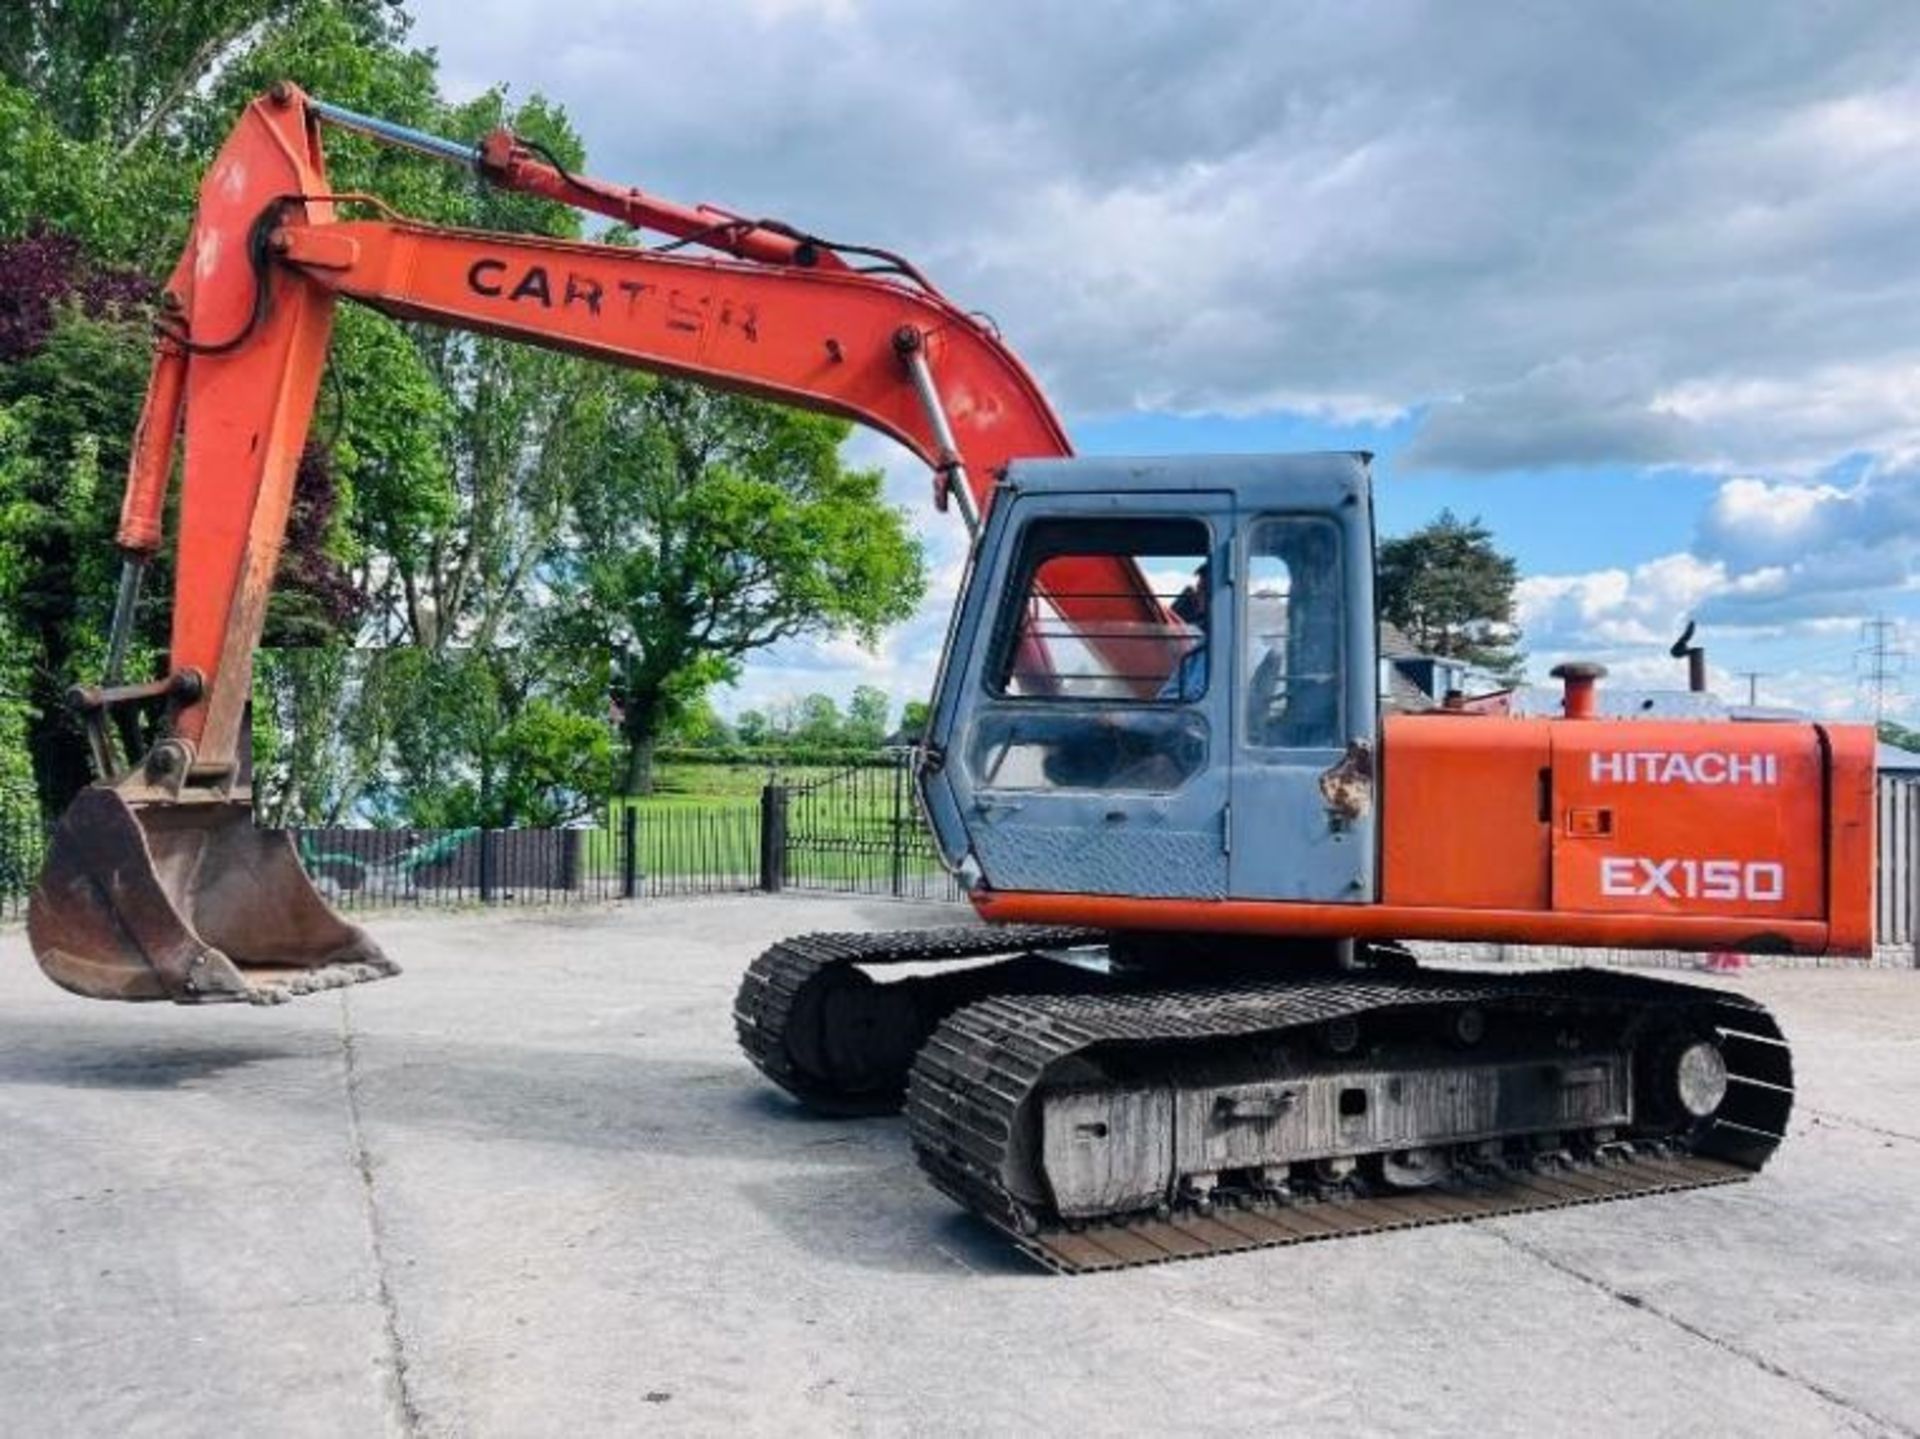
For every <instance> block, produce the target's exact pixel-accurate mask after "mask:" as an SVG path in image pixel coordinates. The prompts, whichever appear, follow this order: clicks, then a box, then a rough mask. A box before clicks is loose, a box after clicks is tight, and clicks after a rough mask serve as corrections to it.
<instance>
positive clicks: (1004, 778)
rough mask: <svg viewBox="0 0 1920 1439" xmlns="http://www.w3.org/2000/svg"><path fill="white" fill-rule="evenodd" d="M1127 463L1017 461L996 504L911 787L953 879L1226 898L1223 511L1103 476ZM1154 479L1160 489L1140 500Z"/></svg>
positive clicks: (1202, 499)
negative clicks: (917, 781) (955, 874)
mask: <svg viewBox="0 0 1920 1439" xmlns="http://www.w3.org/2000/svg"><path fill="white" fill-rule="evenodd" d="M1122 463H1123V462H1118V461H1088V460H1077V461H1070V462H1062V463H1059V464H1041V463H1036V462H1027V463H1024V464H1022V465H1020V466H1018V467H1016V469H1015V471H1014V474H1015V477H1016V480H1017V483H1010V484H1009V485H1008V486H1006V487H1004V488H1003V490H1002V491H1001V492H1000V494H999V496H998V497H997V498H996V500H995V502H994V505H993V507H992V510H991V513H990V515H989V518H988V523H987V528H986V531H985V532H984V534H983V535H982V539H981V544H980V547H979V551H978V553H977V555H976V557H975V566H974V572H973V574H972V576H971V577H970V578H969V581H968V583H967V590H966V594H965V596H964V597H963V601H962V609H961V612H960V615H959V618H958V620H957V622H956V624H955V627H954V631H953V634H952V636H951V637H950V639H949V653H948V656H947V659H946V662H945V665H944V667H943V671H942V676H941V680H940V684H939V689H938V692H937V696H936V700H935V709H934V714H933V719H932V725H931V731H930V734H931V738H932V740H933V744H932V746H931V747H930V751H929V756H930V762H929V760H924V759H923V762H922V763H923V772H922V793H923V795H924V797H925V799H926V802H927V807H928V811H929V817H930V818H931V819H932V821H933V825H934V829H935V833H936V835H937V837H938V838H939V841H940V843H941V847H942V849H943V851H945V853H946V854H947V856H948V858H949V860H950V862H953V863H954V864H955V865H956V866H957V867H958V868H959V870H960V872H961V874H962V876H963V878H966V879H972V880H975V881H978V880H982V879H983V880H984V881H985V882H986V883H987V884H989V885H990V886H992V887H993V888H995V889H1000V890H1010V891H1011V890H1017V891H1029V892H1040V893H1054V894H1103V895H1124V896H1140V897H1151V898H1175V897H1178V898H1187V899H1212V898H1219V897H1221V896H1223V895H1224V894H1225V893H1226V890H1227V834H1226V812H1227V789H1228V765H1227V760H1226V756H1227V754H1228V748H1229V743H1230V734H1229V727H1230V724H1231V717H1232V706H1231V705H1230V703H1229V702H1228V689H1229V686H1230V670H1229V658H1228V657H1229V656H1231V654H1232V653H1233V639H1232V636H1233V624H1234V613H1233V606H1232V605H1231V604H1230V603H1227V602H1225V600H1224V598H1223V596H1224V595H1225V594H1226V593H1227V591H1228V588H1229V587H1228V586H1227V584H1226V582H1225V578H1224V577H1226V576H1227V575H1228V574H1229V571H1230V560H1229V551H1230V548H1231V542H1232V533H1233V523H1234V507H1233V497H1232V495H1231V493H1228V492H1222V491H1212V490H1206V489H1200V488H1191V489H1180V488H1178V486H1179V485H1180V484H1181V483H1182V482H1183V481H1185V477H1184V476H1181V475H1178V474H1177V473H1166V472H1165V471H1158V470H1156V471H1150V472H1147V473H1140V472H1137V470H1138V467H1136V469H1135V470H1132V471H1125V472H1116V473H1115V474H1113V475H1107V474H1106V473H1105V471H1106V470H1107V469H1109V468H1111V467H1116V466H1119V465H1121V464H1122ZM1161 463H1162V464H1164V465H1167V466H1172V465H1173V464H1174V462H1161ZM1096 471H1098V473H1096ZM1155 478H1164V479H1165V480H1166V481H1167V482H1168V484H1169V488H1167V489H1161V488H1160V487H1159V486H1154V487H1153V488H1150V489H1149V488H1144V487H1142V482H1143V481H1147V482H1151V481H1152V480H1153V479H1155ZM1186 482H1187V483H1190V481H1186Z"/></svg>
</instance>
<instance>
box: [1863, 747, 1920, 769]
mask: <svg viewBox="0 0 1920 1439" xmlns="http://www.w3.org/2000/svg"><path fill="white" fill-rule="evenodd" d="M1874 763H1875V764H1877V765H1878V766H1879V768H1880V769H1881V770H1882V771H1883V772H1889V773H1893V774H1914V775H1920V754H1915V753H1914V752H1913V751H1912V750H1910V749H1901V748H1900V746H1899V745H1897V744H1888V743H1887V742H1886V741H1885V740H1882V741H1881V742H1880V744H1879V746H1878V747H1877V748H1876V750H1875V753H1874Z"/></svg>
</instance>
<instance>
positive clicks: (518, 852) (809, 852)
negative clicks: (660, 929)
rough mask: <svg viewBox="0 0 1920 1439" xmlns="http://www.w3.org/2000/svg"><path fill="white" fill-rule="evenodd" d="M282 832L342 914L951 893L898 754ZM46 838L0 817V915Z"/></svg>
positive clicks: (40, 830) (22, 899) (27, 878)
mask: <svg viewBox="0 0 1920 1439" xmlns="http://www.w3.org/2000/svg"><path fill="white" fill-rule="evenodd" d="M292 833H293V839H294V844H295V846H296V848H297V849H298V850H299V852H300V858H301V861H302V863H304V864H305V866H306V868H307V872H308V873H309V874H310V875H312V876H313V881H314V884H315V885H316V886H317V887H318V888H319V889H320V891H321V893H322V894H324V895H325V896H326V897H327V899H328V900H329V901H330V902H331V903H333V904H334V905H335V906H336V907H338V908H340V909H344V910H364V909H384V908H394V907H407V906H416V905H417V906H427V905H446V904H456V905H457V904H509V905H524V904H577V903H602V902H608V901H617V900H629V899H648V898H653V897H656V896H662V895H687V894H738V893H744V892H747V891H750V890H766V891H779V890H783V889H804V890H824V891H831V892H835V893H844V894H869V895H879V896H892V897H895V898H901V899H951V900H957V899H958V898H960V891H959V889H958V887H957V886H956V885H955V884H954V883H953V881H952V879H950V878H949V877H948V875H947V874H946V872H945V870H944V869H943V868H942V867H941V865H940V861H939V858H938V856H937V855H936V854H935V852H934V849H933V845H932V841H931V839H930V838H929V836H928V835H927V833H926V830H925V827H924V825H923V824H922V823H921V820H920V814H919V810H918V808H917V806H916V804H915V802H914V797H913V778H912V775H911V773H910V772H909V767H908V764H907V761H906V757H905V756H904V755H899V756H889V757H888V758H886V759H885V760H879V761H875V762H873V763H870V764H865V765H853V766H849V767H847V768H844V769H840V770H836V771H834V772H833V773H831V774H828V775H825V776H821V777H809V778H806V779H804V780H799V781H794V780H790V779H787V778H784V777H782V776H780V775H779V774H777V773H772V774H768V775H767V778H766V782H765V783H764V785H763V786H762V787H761V789H760V792H759V794H758V796H757V797H747V798H740V799H731V798H709V797H706V796H690V795H679V796H667V797H662V798H658V799H641V800H632V801H627V800H622V801H618V802H616V803H615V804H614V805H613V806H612V808H611V809H610V810H609V812H608V813H607V814H606V816H605V817H604V819H603V821H602V823H600V824H599V825H598V826H595V827H588V828H580V829H556V830H482V829H406V830H375V829H296V830H294V831H293V832H292ZM46 834H47V831H46V828H45V826H43V825H42V824H40V823H39V821H38V820H36V819H34V818H33V817H32V816H31V815H27V816H23V817H20V819H19V820H18V822H11V823H10V822H8V821H7V819H6V817H5V816H0V920H4V919H17V918H19V917H20V916H21V915H22V914H24V913H25V910H26V903H27V895H28V894H29V892H30V891H31V888H32V885H33V882H34V878H35V876H36V875H37V874H38V873H39V870H40V865H41V861H42V859H43V858H44V856H45V850H46Z"/></svg>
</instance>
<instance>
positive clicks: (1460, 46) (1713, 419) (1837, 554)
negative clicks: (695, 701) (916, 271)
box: [408, 0, 1920, 718]
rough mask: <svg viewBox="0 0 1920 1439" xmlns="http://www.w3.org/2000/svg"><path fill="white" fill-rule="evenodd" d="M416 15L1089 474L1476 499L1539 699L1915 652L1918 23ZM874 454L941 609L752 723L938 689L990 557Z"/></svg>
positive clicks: (1838, 684) (1018, 11)
mask: <svg viewBox="0 0 1920 1439" xmlns="http://www.w3.org/2000/svg"><path fill="white" fill-rule="evenodd" d="M408 9H409V10H410V11H411V12H412V13H413V14H414V15H415V16H416V17H417V22H418V23H417V28H416V32H415V35H416V38H417V39H418V40H419V41H421V42H422V43H425V44H429V45H432V46H434V47H436V48H437V49H438V50H439V53H440V57H441V62H442V67H443V73H444V79H445V83H446V85H447V87H448V88H449V89H450V90H451V91H453V92H454V93H456V94H460V95H465V94H469V93H472V92H475V91H478V90H480V89H484V88H486V87H487V86H489V85H493V84H496V83H499V82H503V81H504V82H507V83H508V84H509V85H510V88H511V89H512V91H513V92H514V93H515V94H518V95H525V94H527V93H530V92H535V91H537V92H540V93H543V94H545V95H547V96H548V97H550V98H552V99H554V100H556V101H558V102H560V103H561V104H563V105H564V106H565V107H566V108H567V110H568V111H569V113H570V114H571V115H572V117H573V119H574V121H575V123H576V125H577V126H578V127H579V129H580V131H581V133H582V135H583V136H584V137H585V140H586V143H587V147H588V153H589V158H590V162H591V168H592V170H593V171H594V172H595V173H596V174H599V175H602V176H605V177H607V178H610V179H618V180H623V181H628V182H631V183H635V184H638V185H641V186H642V187H644V188H648V189H652V190H656V191H658V192H660V193H662V194H665V195H668V196H671V197H673V198H676V199H680V200H685V201H695V200H710V201H713V202H715V203H718V204H722V205H725V206H728V207H729V208H733V209H736V210H741V211H745V212H748V213H752V214H770V215H776V216H780V217H783V218H785V219H788V220H790V221H791V222H793V223H795V224H798V225H802V226H804V227H806V228H808V229H811V230H815V231H817V232H819V233H822V234H827V235H832V236H835V237H838V238H844V239H849V240H856V241H863V242H869V243H874V244H879V245H884V246H886V247H888V248H891V249H895V250H899V251H902V252H904V253H906V254H908V255H911V256H913V257H914V258H915V259H916V260H917V261H919V262H920V263H921V265H922V267H923V268H925V269H926V270H927V271H928V272H929V273H930V274H932V275H933V276H934V277H935V278H936V280H937V281H938V282H939V283H940V284H941V285H942V287H943V288H944V289H945V290H947V292H948V293H949V294H951V295H953V296H954V297H956V298H957V299H960V300H961V301H962V302H963V303H965V304H967V305H969V306H970V307H977V308H980V309H984V310H987V311H989V312H990V313H992V314H993V315H994V316H995V318H996V319H997V320H998V322H999V324H1000V326H1001V328H1002V330H1003V331H1004V333H1005V334H1006V336H1007V337H1008V339H1009V340H1010V341H1011V342H1012V343H1013V345H1014V347H1015V348H1016V349H1017V350H1018V351H1019V352H1020V353H1021V355H1022V356H1023V357H1024V358H1025V359H1026V360H1027V361H1028V363H1029V364H1030V365H1031V366H1032V367H1033V368H1034V369H1035V371H1036V372H1037V373H1038V374H1039V375H1040V377H1041V379H1042V382H1043V384H1044V385H1045V386H1046V388H1047V389H1048V391H1049V393H1050V394H1051V396H1052V397H1053V399H1054V402H1055V404H1056V405H1057V406H1058V408H1059V409H1060V410H1061V412H1062V414H1063V416H1064V418H1065V419H1066V422H1067V425H1068V429H1069V431H1070V432H1071V433H1072V434H1073V436H1074V439H1075V443H1076V445H1077V447H1078V448H1079V449H1080V450H1081V451H1083V452H1090V453H1170V452H1211V451H1248V450H1274V449H1295V448H1320V447H1335V448H1349V447H1364V448H1369V449H1373V450H1375V451H1377V452H1378V454H1379V456H1380V459H1379V462H1378V464H1377V467H1376V472H1375V473H1376V476H1377V483H1378V497H1379V505H1380V511H1381V523H1382V527H1383V529H1384V530H1385V531H1387V532H1389V533H1392V532H1399V531H1404V530H1407V529H1411V528H1413V527H1415V526H1417V525H1419V524H1421V523H1423V522H1424V521H1426V520H1427V519H1429V518H1431V517H1432V516H1433V515H1434V514H1435V513H1436V512H1437V511H1438V510H1439V509H1440V508H1441V507H1442V506H1443V505H1451V506H1453V507H1454V508H1455V509H1456V510H1458V511H1460V512H1462V513H1465V514H1479V515H1480V516H1482V517H1483V518H1484V519H1485V521H1486V522H1487V524H1488V525H1489V526H1490V527H1491V528H1492V529H1493V530H1494V532H1495V534H1496V536H1497V537H1498V539H1499V541H1500V543H1501V544H1502V545H1503V546H1504V547H1505V548H1507V549H1508V550H1510V551H1511V552H1512V553H1514V554H1515V555H1516V556H1517V557H1518V558H1519V560H1520V563H1521V568H1522V571H1523V573H1524V574H1525V575H1526V576H1527V579H1526V581H1525V583H1524V586H1523V589H1522V616H1521V617H1522V620H1523V622H1524V624H1525V630H1526V646H1527V649H1528V650H1529V652H1530V654H1531V656H1532V670H1533V673H1534V675H1535V677H1536V678H1537V677H1540V676H1544V674H1545V671H1546V669H1547V668H1548V667H1549V666H1550V665H1551V664H1552V663H1554V662H1555V661H1556V660H1557V659H1559V658H1563V657H1566V656H1568V655H1571V654H1578V655H1579V656H1581V657H1583V658H1599V659H1603V660H1605V661H1607V662H1608V663H1609V664H1610V665H1612V666H1613V667H1614V670H1615V672H1616V674H1623V675H1625V676H1628V677H1631V678H1634V679H1641V680H1656V681H1659V682H1662V683H1665V682H1669V681H1670V680H1671V678H1672V677H1673V675H1674V674H1675V672H1676V666H1675V665H1674V662H1673V661H1671V660H1668V659H1666V658H1665V657H1664V653H1663V652H1664V648H1665V645H1666V643H1667V642H1669V641H1670V640H1671V639H1672V638H1673V636H1674V634H1675V633H1677V631H1678V628H1679V624H1680V622H1681V621H1682V619H1683V618H1684V617H1686V616H1688V615H1693V616H1696V617H1698V619H1699V620H1700V622H1701V625H1702V630H1703V633H1704V637H1705V640H1706V642H1707V644H1708V646H1709V649H1710V653H1711V655H1712V658H1713V660H1714V668H1715V671H1716V679H1717V680H1718V681H1719V682H1720V683H1721V685H1722V687H1723V688H1724V689H1726V690H1727V691H1728V692H1733V691H1734V690H1735V689H1736V687H1737V689H1738V690H1739V692H1741V693H1742V694H1743V693H1744V689H1745V681H1744V680H1738V679H1736V678H1735V673H1734V672H1735V671H1740V670H1761V671H1765V672H1766V675H1765V677H1764V678H1763V679H1761V680H1760V682H1759V689H1760V695H1761V698H1762V699H1763V700H1772V701H1774V702H1780V703H1795V704H1801V705H1805V706H1809V707H1811V708H1814V709H1816V710H1819V711H1822V712H1826V713H1849V712H1851V713H1859V712H1861V707H1862V705H1863V702H1864V701H1863V690H1862V688H1861V685H1860V684H1859V682H1858V674H1857V666H1856V655H1855V650H1856V648H1857V646H1858V645H1859V644H1860V642H1861V634H1860V625H1861V621H1862V620H1863V619H1864V618H1867V617H1870V616H1873V615H1875V614H1880V613H1884V614H1885V615H1886V616H1888V617H1889V618H1892V619H1895V620H1899V621H1901V622H1903V623H1904V622H1907V621H1909V620H1911V619H1913V618H1915V617H1916V616H1920V603H1916V597H1915V584H1914V577H1915V571H1916V561H1920V6H1909V5H1900V4H1887V3H1871V4H1848V3H1844V0H1829V3H1822V4H1818V5H1812V4H1807V3H1804V0H1795V3H1782V4H1765V3H1758V0H1742V3H1739V4H1725V3H1699V4H1694V5H1686V4H1675V3H1671V0H1666V3H1627V0H1619V3H1613V4H1608V5H1573V4H1568V5H1529V6H1516V5H1510V4H1469V3H1433V4H1417V3H1400V4H1384V3H1381V4H1375V3H1367V0H1338V3H1333V0H1328V3H1304V0H1303V3H1294V4H1284V3H1275V0H1245V3H1230V0H1177V3H1163V0H1131V3H1125V4H1121V3H1113V4H1104V3H1097V0H1079V3H1069V0H1052V3H1049V0H1018V3H1007V0H965V3H959V0H954V3H947V0H912V3H907V0H646V3H639V0H542V3H540V4H537V5H532V4H527V3H524V0H409V3H408ZM853 454H854V455H855V457H856V458H858V459H859V460H861V461H862V462H871V463H882V464H885V465H887V467H888V469H889V473H890V476H891V477H892V478H891V486H892V490H893V493H894V495H895V497H896V498H897V499H898V500H899V502H900V503H902V504H905V505H908V506H910V507H911V509H912V512H913V514H914V517H915V522H916V523H917V524H919V525H920V526H921V527H922V529H923V531H924V533H925V534H926V536H927V540H928V545H929V550H930V553H931V556H932V558H933V560H934V566H935V572H936V576H937V580H938V582H937V584H936V593H935V594H934V595H933V596H932V597H931V598H930V600H929V603H928V606H927V609H926V611H925V613H924V614H923V615H922V617H921V618H920V620H918V621H916V622H914V623H912V624H909V625H907V626H905V627H903V628H902V629H901V630H900V631H898V632H896V633H895V634H894V635H892V636H891V637H890V638H889V639H888V640H887V642H886V643H885V644H883V646H882V647H881V648H880V649H879V651H878V652H877V653H867V652H865V651H862V650H861V649H860V648H859V647H858V646H857V645H853V644H850V643H849V644H840V643H828V644H822V645H810V646H796V647H790V648H788V649H786V650H783V651H781V652H780V653H779V654H777V655H775V656H773V657H771V658H769V659H768V660H767V661H764V662H761V663H757V664H755V665H754V666H753V668H752V670H751V671H750V673H749V675H748V676H747V678H746V680H745V681H744V682H743V684H742V685H741V686H740V687H739V689H738V690H737V691H735V692H734V693H732V694H731V695H727V696H722V697H721V699H722V708H723V709H727V710H738V709H739V708H742V707H744V706H748V705H752V704H759V703H764V702H766V701H768V700H771V699H777V698H779V697H780V696H782V695H793V694H803V693H806V692H808V691H811V690H815V689H819V690H825V691H828V692H832V693H836V694H844V693H845V692H846V691H848V690H849V689H851V688H852V686H853V685H855V684H858V683H863V682H865V683H877V684H880V685H883V686H885V687H886V688H888V689H890V690H891V691H892V692H893V693H894V694H895V697H896V698H897V699H906V698H912V697H915V696H918V695H920V694H922V693H924V691H925V688H926V685H927V682H928V678H929V676H930V673H931V670H932V665H933V659H934V655H935V652H936V649H937V646H938V644H939V640H940V635H941V624H942V620H943V618H944V613H945V607H946V605H947V603H948V602H949V601H950V600H951V598H952V583H953V578H954V576H955V575H956V574H957V556H958V547H959V539H960V537H959V535H958V534H957V521H951V522H950V519H943V518H942V517H938V516H935V515H934V514H933V513H932V512H931V509H930V507H929V506H928V505H927V504H926V493H927V486H926V480H925V476H924V474H922V473H921V472H920V471H919V470H918V468H917V466H916V465H915V464H914V463H913V462H912V461H911V460H910V459H909V458H908V457H907V456H905V454H904V453H903V452H899V451H896V450H894V449H893V448H892V447H891V445H889V444H887V443H885V442H882V441H878V440H863V441H860V442H857V443H856V445H855V446H854V447H853ZM1916 638H1920V631H1916ZM1911 688H1912V689H1913V690H1914V691H1915V692H1916V693H1920V661H1916V671H1915V675H1914V681H1913V684H1912V685H1911ZM1889 708H1890V711H1891V712H1895V713H1901V714H1904V715H1906V716H1907V717H1909V718H1913V717H1915V716H1920V704H1917V703H1915V702H1914V701H1912V700H1909V699H1907V698H1905V697H1900V698H1898V699H1896V700H1895V701H1894V702H1893V703H1892V704H1890V706H1889Z"/></svg>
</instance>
